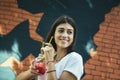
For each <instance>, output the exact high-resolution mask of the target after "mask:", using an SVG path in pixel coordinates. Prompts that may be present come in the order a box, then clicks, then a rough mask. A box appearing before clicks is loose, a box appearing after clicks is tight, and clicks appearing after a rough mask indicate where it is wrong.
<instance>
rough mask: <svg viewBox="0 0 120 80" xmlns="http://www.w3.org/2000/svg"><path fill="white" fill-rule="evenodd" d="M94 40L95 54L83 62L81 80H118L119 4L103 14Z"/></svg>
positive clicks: (119, 79) (119, 53)
mask: <svg viewBox="0 0 120 80" xmlns="http://www.w3.org/2000/svg"><path fill="white" fill-rule="evenodd" d="M94 42H95V44H96V45H97V54H96V55H94V56H93V57H92V58H91V59H89V60H88V61H87V62H86V63H85V72H86V75H85V76H84V78H83V79H82V80H120V5H118V6H116V7H114V8H112V9H111V11H110V12H109V13H107V14H106V15H105V19H104V21H103V22H102V23H101V24H100V25H99V31H98V32H97V33H96V34H95V36H94Z"/></svg>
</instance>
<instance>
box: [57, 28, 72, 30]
mask: <svg viewBox="0 0 120 80" xmlns="http://www.w3.org/2000/svg"><path fill="white" fill-rule="evenodd" d="M58 29H64V28H58ZM68 30H73V29H68Z"/></svg>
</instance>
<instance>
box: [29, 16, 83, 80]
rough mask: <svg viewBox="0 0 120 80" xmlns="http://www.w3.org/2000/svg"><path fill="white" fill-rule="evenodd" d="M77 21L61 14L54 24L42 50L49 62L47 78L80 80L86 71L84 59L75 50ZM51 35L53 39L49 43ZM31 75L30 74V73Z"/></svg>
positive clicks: (53, 79) (52, 79)
mask: <svg viewBox="0 0 120 80" xmlns="http://www.w3.org/2000/svg"><path fill="white" fill-rule="evenodd" d="M75 27H76V24H75V21H74V20H73V19H72V18H71V17H69V16H67V15H63V16H60V17H59V18H58V19H57V20H56V21H55V22H54V23H53V25H52V28H51V31H50V32H49V34H48V36H47V38H46V41H45V46H44V47H42V48H41V51H42V52H44V54H45V62H46V63H47V64H46V66H47V71H46V80H80V79H81V76H82V75H83V73H84V69H83V68H84V67H83V59H82V56H81V55H80V54H79V53H76V52H75V51H74V50H73V47H74V44H75V39H76V28H75ZM51 37H53V40H52V41H51V43H49V41H50V39H51ZM29 76H30V75H29Z"/></svg>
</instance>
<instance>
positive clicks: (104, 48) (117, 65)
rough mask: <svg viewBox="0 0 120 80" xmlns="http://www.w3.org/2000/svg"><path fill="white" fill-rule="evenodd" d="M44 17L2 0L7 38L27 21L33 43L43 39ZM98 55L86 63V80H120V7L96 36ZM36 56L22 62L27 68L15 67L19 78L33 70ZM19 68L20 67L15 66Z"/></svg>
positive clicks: (0, 18)
mask: <svg viewBox="0 0 120 80" xmlns="http://www.w3.org/2000/svg"><path fill="white" fill-rule="evenodd" d="M42 15H43V13H38V14H31V13H29V12H27V11H24V10H22V9H19V8H18V5H17V0H0V34H2V35H7V34H8V33H9V32H10V31H12V30H13V29H14V28H15V27H16V25H18V24H20V23H21V22H23V21H25V20H29V23H30V36H31V38H32V39H35V40H37V41H42V40H43V38H42V37H41V36H40V35H38V34H37V33H36V32H35V30H36V28H37V25H38V23H39V22H40V19H41V17H42ZM94 41H95V43H96V45H97V46H98V47H97V54H96V55H94V56H93V57H92V58H91V59H89V60H88V61H87V62H86V63H85V73H86V75H85V76H84V77H83V79H82V80H119V79H120V5H118V6H116V7H114V8H112V9H111V11H110V12H109V13H107V14H106V15H105V20H104V21H103V22H102V23H101V24H100V26H99V31H98V32H97V33H96V34H95V36H94ZM33 59H34V56H33V55H31V54H30V55H29V56H28V57H27V58H25V60H23V61H22V62H21V64H23V66H25V67H24V68H19V69H18V68H17V67H15V68H14V70H16V71H17V74H18V73H19V72H21V71H24V70H26V69H28V68H29V65H30V63H31V61H32V60H33ZM14 65H16V64H14Z"/></svg>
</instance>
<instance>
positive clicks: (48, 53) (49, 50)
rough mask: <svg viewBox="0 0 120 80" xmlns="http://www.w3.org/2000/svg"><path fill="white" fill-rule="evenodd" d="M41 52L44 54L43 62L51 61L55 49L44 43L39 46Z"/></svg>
mask: <svg viewBox="0 0 120 80" xmlns="http://www.w3.org/2000/svg"><path fill="white" fill-rule="evenodd" d="M41 52H42V53H43V54H44V55H45V62H46V63H47V62H48V61H53V60H54V55H55V50H54V48H53V46H52V45H51V44H50V43H45V46H44V47H42V48H41Z"/></svg>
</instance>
